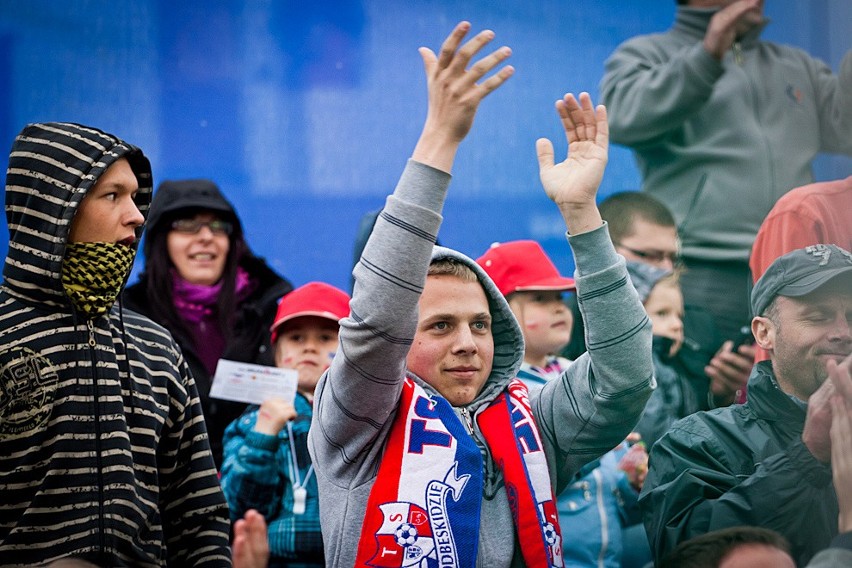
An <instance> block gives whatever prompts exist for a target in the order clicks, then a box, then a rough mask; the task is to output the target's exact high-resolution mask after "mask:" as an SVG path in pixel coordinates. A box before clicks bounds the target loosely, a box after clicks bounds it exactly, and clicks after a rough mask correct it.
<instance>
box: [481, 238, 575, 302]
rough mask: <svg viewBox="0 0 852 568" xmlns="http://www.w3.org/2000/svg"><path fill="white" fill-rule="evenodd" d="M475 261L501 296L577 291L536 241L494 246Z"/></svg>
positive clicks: (572, 281) (572, 282)
mask: <svg viewBox="0 0 852 568" xmlns="http://www.w3.org/2000/svg"><path fill="white" fill-rule="evenodd" d="M476 262H477V264H479V266H481V267H482V269H483V270H484V271H485V272H486V273H487V274H488V276H490V277H491V279H492V280H493V281H494V283H495V284H496V285H497V288H498V289H499V290H500V293H501V294H503V295H504V296H508V295H509V294H511V293H512V292H525V291H533V290H574V289H575V288H576V286H575V285H574V280H573V279H572V278H566V277H564V276H561V275H560V274H559V271H558V270H557V269H556V265H554V264H553V261H551V260H550V258H548V256H547V254H546V253H545V252H544V249H543V248H541V245H540V244H538V243H537V242H535V241H509V242H506V243H494V244H493V245H491V248H489V249H488V250H487V251H486V252H485V254H483V255H482V256H480V257H479V258H477V259H476Z"/></svg>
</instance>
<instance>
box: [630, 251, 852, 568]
mask: <svg viewBox="0 0 852 568" xmlns="http://www.w3.org/2000/svg"><path fill="white" fill-rule="evenodd" d="M751 304H752V310H753V312H754V313H755V314H759V315H757V316H756V317H755V318H754V319H753V321H752V331H753V333H754V336H755V339H756V340H757V342H758V344H759V345H760V346H761V347H762V348H763V349H765V350H766V351H767V352H768V353H769V354H770V357H771V358H770V360H769V361H764V362H761V363H759V364H757V365H756V366H755V368H754V371H753V372H752V375H751V378H750V379H749V384H748V388H749V391H748V392H749V395H748V402H747V403H745V404H742V405H735V406H731V407H727V408H722V409H717V410H713V411H710V412H699V413H697V414H693V415H692V416H689V417H687V418H685V419H683V420H681V421H680V422H678V423H676V424H675V425H674V426H673V427H672V429H671V430H670V431H669V433H668V434H666V435H665V436H664V437H663V438H662V439H660V441H658V442H657V444H656V445H655V446H654V448H653V450H652V452H651V457H650V470H649V472H648V477H647V479H646V481H645V486H644V488H643V491H642V495H641V497H640V505H641V506H642V509H643V513H644V517H645V527H646V529H647V532H648V537H649V540H650V542H651V546H652V549H653V550H654V554H655V556H656V558H657V560H658V561H659V560H660V558H661V557H662V556H664V555H665V554H666V553H667V552H668V551H670V550H671V549H673V548H674V547H675V546H676V545H677V544H678V543H679V542H681V541H684V540H687V539H689V538H692V537H694V536H697V535H699V534H703V533H706V532H708V531H711V530H716V529H720V528H724V527H732V526H740V525H754V526H762V527H765V528H769V529H773V530H775V531H777V532H779V533H781V534H782V535H784V537H786V538H787V540H789V541H790V544H791V545H792V552H793V556H794V558H795V559H796V561H797V563H798V564H799V565H804V564H806V563H807V561H808V560H809V559H810V558H811V557H812V556H813V555H814V554H816V552H818V551H819V550H821V549H823V548H825V547H827V546H828V545H829V543H830V541H831V539H832V537H833V536H834V535H836V534H837V530H838V504H837V496H836V494H835V490H834V487H833V486H832V474H831V466H830V463H829V462H830V460H831V438H830V435H829V432H830V427H831V421H832V418H831V417H832V411H831V402H830V401H831V398H832V396H833V395H834V393H835V386H834V383H833V381H831V380H826V378H827V377H828V364H829V362H831V361H833V362H834V363H831V364H832V365H834V364H835V363H836V364H842V365H846V366H849V365H850V361H852V358H850V357H849V355H850V353H852V332H850V329H852V254H850V253H849V252H848V251H846V250H844V249H842V248H840V247H837V246H835V245H814V246H810V247H807V248H804V249H798V250H795V251H793V252H791V253H788V254H786V255H784V256H782V257H780V258H779V259H777V260H776V261H775V262H774V263H773V264H772V265H771V266H770V267H769V268H768V269H767V271H766V273H765V274H764V275H763V277H761V279H760V280H758V282H757V283H756V284H755V287H754V289H753V291H752V295H751Z"/></svg>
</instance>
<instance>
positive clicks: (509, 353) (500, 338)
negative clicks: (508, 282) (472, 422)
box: [432, 246, 524, 400]
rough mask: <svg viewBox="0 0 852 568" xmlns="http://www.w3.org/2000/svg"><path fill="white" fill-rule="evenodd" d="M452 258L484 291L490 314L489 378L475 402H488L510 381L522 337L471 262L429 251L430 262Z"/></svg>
mask: <svg viewBox="0 0 852 568" xmlns="http://www.w3.org/2000/svg"><path fill="white" fill-rule="evenodd" d="M444 258H451V259H454V260H456V261H458V262H460V263H462V264H464V265H465V266H467V267H469V268H470V269H471V270H472V271H473V272H474V273H475V274H476V277H477V278H478V279H479V283H480V284H481V285H482V288H483V289H484V290H485V297H486V298H487V300H488V308H489V310H490V311H491V330H492V334H493V336H494V362H493V366H492V369H491V375H490V376H489V377H488V381H487V382H486V383H485V386H484V387H483V388H482V392H481V393H479V395H478V396H477V397H476V399H477V400H483V399H484V400H490V399H492V398H494V395H495V394H496V392H498V391H500V390H502V389H503V388H504V387H505V386H506V384H508V383H509V381H510V380H512V379H514V378H515V376H516V375H517V374H518V370H519V369H520V368H521V363H522V362H523V359H524V335H523V333H522V332H521V327H520V325H518V321H517V320H516V319H515V315H514V314H513V313H512V309H511V308H510V307H509V304H508V303H507V302H506V298H504V297H503V294H501V293H500V290H498V289H497V286H496V285H495V284H494V282H493V281H492V280H491V278H490V277H489V276H488V274H486V273H485V271H484V270H482V267H481V266H479V265H478V264H477V263H476V262H475V261H474V260H473V259H471V258H469V257H467V256H465V255H463V254H462V253H460V252H457V251H454V250H452V249H448V248H446V247H441V246H435V247H434V248H433V249H432V261H435V260H441V259H444Z"/></svg>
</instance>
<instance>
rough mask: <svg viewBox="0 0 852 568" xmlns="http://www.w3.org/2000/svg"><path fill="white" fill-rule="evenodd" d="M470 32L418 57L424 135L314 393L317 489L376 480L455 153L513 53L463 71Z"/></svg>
mask: <svg viewBox="0 0 852 568" xmlns="http://www.w3.org/2000/svg"><path fill="white" fill-rule="evenodd" d="M469 31H470V24H469V23H468V22H461V23H460V24H458V25H457V26H456V28H455V29H454V30H453V32H452V33H451V34H450V35H449V36H448V37H447V39H446V40H445V41H444V43H443V44H442V47H441V50H440V54H439V55H437V56H436V55H435V54H434V53H433V52H432V51H431V50H429V49H427V48H421V49H420V54H421V56H422V58H423V63H424V68H425V71H426V78H427V86H428V91H429V110H428V113H427V116H426V121H425V124H424V126H423V131H422V133H421V135H420V139H419V140H418V142H417V145H416V146H415V149H414V153H413V154H412V159H411V160H410V161H409V163H408V165H407V167H406V169H405V171H404V172H403V174H402V177H401V179H400V181H399V183H398V185H397V187H396V190H395V191H394V194H393V195H391V196H390V197H389V198H388V200H387V203H386V205H385V207H384V209H383V210H382V213H381V214H380V216H379V218H378V219H377V220H376V224H375V227H374V228H373V231H372V234H371V235H370V238H369V240H368V242H367V244H366V246H365V247H364V251H363V254H362V255H361V259H360V261H359V262H358V263H357V265H356V267H355V270H354V275H355V286H354V291H353V295H352V301H351V303H350V306H351V314H352V315H351V316H350V317H349V318H346V319H344V320H343V321H342V322H341V328H340V336H339V339H340V344H339V348H338V355H337V356H336V357H335V359H334V361H333V363H332V365H331V368H330V369H329V371H328V373H327V374H326V375H325V376H324V377H323V379H321V381H320V383H319V385H318V386H317V391H316V397H317V401H316V403H315V410H314V422H313V425H312V426H311V431H310V432H311V433H310V438H309V444H310V447H311V453H312V455H313V457H314V463H315V465H316V471H317V475H318V480H319V481H322V480H323V478H325V479H327V480H328V482H329V483H333V484H338V485H339V486H341V487H343V486H345V485H347V484H351V485H357V484H359V483H361V482H363V481H365V479H366V478H368V477H369V476H372V475H373V474H374V473H375V470H374V468H371V467H369V466H367V467H363V466H364V464H365V463H367V464H369V463H371V462H374V461H376V460H378V459H379V458H380V457H381V450H382V447H383V441H384V436H386V435H387V427H386V426H387V425H388V424H389V421H390V420H391V419H392V417H393V412H394V411H395V409H396V406H397V404H398V401H399V395H400V392H401V389H402V381H403V378H404V374H405V359H406V356H407V354H408V350H409V348H410V346H411V342H412V339H413V337H414V333H415V329H416V325H417V303H418V300H419V298H420V293H421V291H422V288H423V284H424V282H425V280H426V271H427V269H428V266H429V261H430V257H431V252H432V247H433V245H434V243H435V239H436V235H437V233H438V228H439V227H440V223H441V210H442V208H443V203H444V197H445V195H446V191H447V187H448V185H449V179H450V178H449V172H450V171H451V169H452V165H453V161H454V159H455V155H456V151H457V150H458V146H459V144H460V143H461V141H462V140H463V139H464V137H465V136H466V135H467V133H468V131H469V130H470V127H471V125H472V124H473V119H474V116H475V114H476V110H477V108H478V107H479V103H480V102H481V101H482V100H483V99H484V98H485V97H486V96H487V95H488V94H489V93H491V92H492V91H494V89H496V88H497V87H499V86H500V85H501V84H502V83H503V82H504V81H505V80H506V79H508V78H509V77H510V76H511V75H512V73H513V69H512V67H509V66H505V67H502V68H501V69H499V70H497V71H496V73H494V74H493V75H491V76H490V77H488V78H486V75H488V74H489V72H490V71H492V70H494V69H496V68H497V67H498V66H499V65H500V63H501V62H502V61H504V60H505V59H506V58H507V57H509V55H510V54H511V52H510V50H509V48H506V47H502V48H499V49H497V50H495V51H493V52H491V53H490V54H488V55H486V56H484V57H482V58H480V59H479V60H477V61H475V62H473V63H472V64H471V62H472V61H473V59H474V57H476V56H477V54H478V53H479V52H480V51H481V50H482V49H483V48H484V47H485V46H486V45H487V44H488V43H489V42H490V41H491V40H492V39H493V37H494V33H493V32H491V31H489V30H486V31H483V32H480V33H479V34H477V35H476V36H474V37H473V38H472V39H470V40H468V41H467V42H464V43H462V41H463V39H464V38H465V36H466V35H467V34H468V32H469ZM321 490H322V489H321Z"/></svg>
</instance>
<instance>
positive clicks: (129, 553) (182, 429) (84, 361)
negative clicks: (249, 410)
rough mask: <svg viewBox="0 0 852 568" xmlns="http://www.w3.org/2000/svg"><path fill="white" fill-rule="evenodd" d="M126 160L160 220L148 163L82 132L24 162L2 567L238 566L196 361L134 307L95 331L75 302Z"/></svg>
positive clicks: (3, 331)
mask: <svg viewBox="0 0 852 568" xmlns="http://www.w3.org/2000/svg"><path fill="white" fill-rule="evenodd" d="M122 157H123V158H126V159H127V160H128V162H129V163H130V166H131V168H132V169H133V172H134V173H135V175H136V177H137V180H138V182H139V191H138V194H137V196H136V202H137V205H138V207H139V209H140V211H141V212H142V214H143V215H146V214H147V210H148V204H149V203H150V199H151V191H152V180H151V167H150V164H149V162H148V160H147V158H145V156H144V155H143V154H142V152H141V151H140V150H139V149H138V148H135V147H133V146H131V145H129V144H126V143H125V142H122V141H121V140H118V139H117V138H115V137H113V136H111V135H109V134H105V133H103V132H101V131H99V130H96V129H93V128H88V127H84V126H80V125H74V124H33V125H30V126H27V127H26V128H25V129H24V130H23V131H22V132H21V134H19V135H18V137H17V139H16V140H15V143H14V146H13V147H12V152H11V154H10V158H9V169H8V171H7V174H6V215H7V219H8V223H9V255H8V257H7V259H6V264H5V266H4V269H3V277H4V281H3V283H2V286H0V565H2V566H32V565H35V564H40V563H43V562H46V561H50V560H53V559H56V558H60V557H64V556H78V557H82V558H86V559H88V560H90V561H92V562H94V563H96V564H98V565H100V566H180V567H183V566H230V553H229V550H228V530H229V520H228V510H227V505H226V504H225V501H224V499H223V496H222V493H221V489H220V487H219V485H218V480H217V476H216V471H215V468H214V466H213V460H212V457H211V455H210V448H209V444H208V441H207V433H206V429H205V425H204V421H203V418H202V413H201V407H200V404H199V401H198V395H197V392H196V388H195V383H194V382H193V380H192V378H191V375H190V374H189V372H188V371H187V367H186V364H185V363H184V360H183V357H182V355H181V353H180V350H179V349H178V348H177V346H176V345H175V343H174V341H173V340H172V338H171V336H170V335H169V334H168V333H167V332H166V331H165V330H164V329H163V328H161V327H160V326H158V325H156V324H154V323H153V322H151V321H150V320H148V319H146V318H143V317H142V316H139V315H137V314H135V313H133V312H131V311H126V310H125V311H122V309H121V306H120V305H113V306H112V308H111V310H110V311H109V312H108V313H107V314H104V315H101V316H98V317H96V318H94V319H92V320H87V319H86V317H85V316H84V315H83V314H80V313H77V312H76V311H75V310H74V308H73V306H72V304H71V301H70V299H69V298H68V296H67V295H66V294H65V292H64V290H63V287H62V282H61V276H60V275H61V267H62V259H63V254H64V251H65V246H66V242H67V239H68V234H69V230H70V225H71V220H72V219H73V217H74V214H75V212H76V210H77V207H78V206H79V204H80V201H81V200H82V199H83V197H84V196H85V195H86V193H87V192H88V191H89V190H90V189H91V187H92V186H93V185H94V183H95V181H96V180H97V179H98V178H99V177H100V176H101V174H103V173H104V171H105V170H106V169H107V168H108V167H109V166H110V165H111V164H113V163H114V162H115V161H116V160H118V159H120V158H122ZM139 231H141V228H140V229H139Z"/></svg>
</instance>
